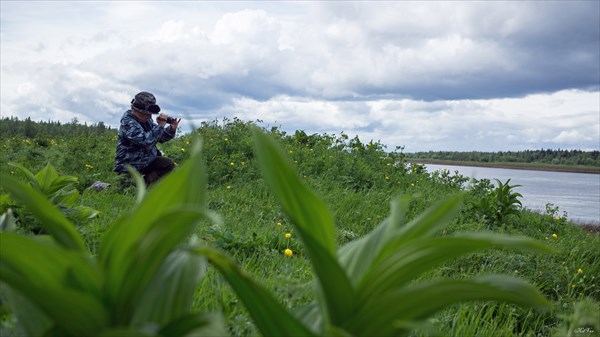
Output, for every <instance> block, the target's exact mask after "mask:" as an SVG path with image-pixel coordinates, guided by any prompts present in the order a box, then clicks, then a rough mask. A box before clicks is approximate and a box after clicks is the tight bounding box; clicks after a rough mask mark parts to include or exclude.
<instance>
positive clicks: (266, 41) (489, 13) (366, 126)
mask: <svg viewBox="0 0 600 337" xmlns="http://www.w3.org/2000/svg"><path fill="white" fill-rule="evenodd" d="M0 3H1V10H0V13H1V14H0V20H1V55H0V56H1V57H0V61H1V71H2V72H1V76H0V77H1V87H0V88H1V110H0V111H1V113H2V117H3V118H4V117H10V116H16V117H18V118H19V119H25V118H27V117H30V118H31V119H33V120H37V121H39V120H44V121H47V120H52V121H57V120H59V121H65V122H68V121H71V120H72V119H73V118H77V119H78V120H79V122H81V123H83V122H87V123H88V124H91V123H97V122H100V121H102V122H104V123H105V124H106V125H110V126H114V127H118V124H119V119H120V117H121V115H122V114H123V112H124V111H125V110H127V109H128V108H129V102H130V101H131V99H132V97H133V96H134V95H135V94H136V93H137V92H139V91H149V92H152V93H154V94H155V96H156V97H157V99H158V104H159V105H160V106H161V108H162V109H163V111H164V112H166V113H168V114H170V115H175V116H180V117H183V118H184V121H183V122H182V123H181V126H182V128H183V129H184V130H190V129H191V127H192V125H198V124H199V123H200V122H201V121H206V120H214V119H217V120H223V118H225V117H227V118H233V117H238V118H240V119H242V120H247V121H256V120H261V121H262V125H264V126H268V127H270V126H280V127H281V128H282V129H283V130H286V131H288V132H293V131H295V130H304V131H305V132H307V133H309V134H311V133H328V134H340V133H342V132H343V133H345V134H347V135H349V136H351V137H354V136H356V135H358V136H359V138H360V139H361V140H362V141H364V142H368V141H370V140H374V141H381V142H382V143H383V144H386V145H387V146H388V149H389V150H393V149H394V148H395V147H396V146H404V147H405V150H404V151H405V152H415V151H429V150H434V151H437V150H448V151H505V150H513V151H518V150H525V149H540V148H552V149H557V148H561V149H584V150H592V149H596V150H597V149H599V148H600V2H598V1H544V2H542V1H518V2H517V1H506V2H502V1H493V2H483V1H482V2H476V1H466V2H458V1H441V2H433V1H430V2H427V1H420V2H417V1H415V2H410V1H398V2H393V1H382V2H376V1H368V2H366V1H365V2H341V1H328V2H317V1H299V2H269V1H257V2H252V1H240V2H208V1H181V2H179V1H164V2H160V1H94V2H91V1H73V2H69V1H55V2H53V1H5V0H2V1H1V2H0Z"/></svg>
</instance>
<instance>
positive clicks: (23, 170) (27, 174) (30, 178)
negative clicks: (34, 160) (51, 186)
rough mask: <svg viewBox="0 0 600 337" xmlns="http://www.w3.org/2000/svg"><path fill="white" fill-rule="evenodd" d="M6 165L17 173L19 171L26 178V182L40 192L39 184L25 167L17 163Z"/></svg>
mask: <svg viewBox="0 0 600 337" xmlns="http://www.w3.org/2000/svg"><path fill="white" fill-rule="evenodd" d="M8 165H10V166H12V167H14V168H17V169H18V170H19V171H21V173H23V175H24V176H25V178H27V181H28V182H29V184H31V185H32V186H33V187H34V188H35V189H37V190H38V191H39V190H40V184H39V182H38V180H37V178H36V177H35V175H34V174H33V173H32V172H31V171H29V170H28V169H26V168H25V166H23V165H21V164H19V163H8Z"/></svg>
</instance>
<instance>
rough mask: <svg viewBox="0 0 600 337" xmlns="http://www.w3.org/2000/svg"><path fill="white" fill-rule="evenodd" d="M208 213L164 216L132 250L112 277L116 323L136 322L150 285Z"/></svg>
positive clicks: (188, 211)
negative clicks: (169, 258) (175, 250)
mask: <svg viewBox="0 0 600 337" xmlns="http://www.w3.org/2000/svg"><path fill="white" fill-rule="evenodd" d="M203 216H204V213H202V212H201V211H200V210H195V209H179V210H171V211H167V212H163V214H161V216H160V217H159V218H157V219H155V220H154V222H153V223H152V224H151V226H150V228H148V230H147V232H146V233H145V235H144V236H141V237H140V238H139V239H138V241H137V242H135V244H134V245H132V246H131V249H130V251H129V255H128V256H127V257H126V258H125V259H124V260H123V261H121V263H120V266H121V267H122V269H113V271H114V274H112V275H108V279H107V286H106V288H105V289H106V291H107V292H108V294H109V296H110V298H114V302H111V304H112V305H113V309H114V311H113V319H114V320H115V322H119V323H121V324H125V323H127V322H129V320H130V319H131V318H132V314H133V312H134V309H135V307H137V303H138V302H139V301H140V299H141V296H142V294H143V291H144V289H145V287H146V286H147V284H148V283H149V282H150V280H151V279H152V277H154V275H155V273H156V272H157V270H158V269H159V268H160V266H161V265H163V264H164V262H165V260H166V257H167V256H168V255H169V254H170V253H171V252H172V251H173V250H174V249H175V248H176V247H177V246H178V245H180V244H181V243H183V242H184V240H185V239H186V238H187V237H188V236H189V235H190V233H191V230H192V228H193V226H194V225H195V224H196V223H198V221H199V220H200V219H202V218H203Z"/></svg>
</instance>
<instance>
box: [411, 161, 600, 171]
mask: <svg viewBox="0 0 600 337" xmlns="http://www.w3.org/2000/svg"><path fill="white" fill-rule="evenodd" d="M407 161H408V162H411V163H416V164H436V165H454V166H473V167H493V168H506V169H513V170H534V171H536V170H537V171H553V172H573V173H591V174H600V167H593V166H584V165H559V164H542V163H502V162H495V163H486V162H475V161H452V160H436V159H412V158H407Z"/></svg>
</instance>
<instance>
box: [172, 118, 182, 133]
mask: <svg viewBox="0 0 600 337" xmlns="http://www.w3.org/2000/svg"><path fill="white" fill-rule="evenodd" d="M179 122H181V118H173V123H171V130H172V131H177V127H179Z"/></svg>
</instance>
